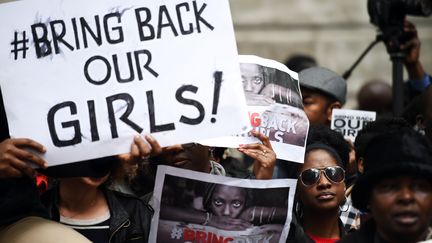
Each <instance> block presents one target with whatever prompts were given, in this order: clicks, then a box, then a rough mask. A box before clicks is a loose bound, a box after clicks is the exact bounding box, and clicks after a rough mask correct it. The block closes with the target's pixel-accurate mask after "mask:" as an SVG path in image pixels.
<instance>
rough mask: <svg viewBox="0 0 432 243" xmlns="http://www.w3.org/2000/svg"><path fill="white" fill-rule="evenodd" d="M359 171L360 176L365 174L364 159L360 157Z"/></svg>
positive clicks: (358, 162)
mask: <svg viewBox="0 0 432 243" xmlns="http://www.w3.org/2000/svg"><path fill="white" fill-rule="evenodd" d="M357 171H358V172H359V173H360V174H363V171H364V165H363V158H362V157H360V158H359V159H358V160H357Z"/></svg>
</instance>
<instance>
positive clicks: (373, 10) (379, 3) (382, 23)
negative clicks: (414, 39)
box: [367, 0, 432, 52]
mask: <svg viewBox="0 0 432 243" xmlns="http://www.w3.org/2000/svg"><path fill="white" fill-rule="evenodd" d="M367 6H368V12H369V16H370V22H371V23H372V24H374V25H376V26H378V28H379V29H380V31H381V34H382V38H383V40H384V42H385V43H386V45H387V44H388V43H389V42H390V40H391V41H393V42H395V41H396V42H397V43H393V44H392V46H393V47H395V48H396V47H398V46H399V43H400V42H403V41H404V40H406V39H409V38H410V37H409V36H404V32H403V23H404V20H405V16H406V15H412V16H423V17H427V16H429V15H430V14H431V13H432V0H368V3H367ZM391 51H395V50H389V52H391ZM396 51H397V50H396Z"/></svg>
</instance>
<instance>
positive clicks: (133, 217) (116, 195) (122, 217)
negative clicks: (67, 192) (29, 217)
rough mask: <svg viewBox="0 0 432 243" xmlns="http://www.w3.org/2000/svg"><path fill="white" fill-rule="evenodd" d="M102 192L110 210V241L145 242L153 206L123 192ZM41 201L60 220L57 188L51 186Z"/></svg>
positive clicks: (112, 242)
mask: <svg viewBox="0 0 432 243" xmlns="http://www.w3.org/2000/svg"><path fill="white" fill-rule="evenodd" d="M104 194H105V196H106V198H107V201H108V207H109V210H110V215H111V217H110V227H109V230H110V238H109V239H110V241H109V242H111V243H123V242H128V243H132V242H147V241H148V236H149V233H150V224H151V218H152V216H153V212H154V211H153V208H152V207H151V206H150V205H148V204H147V203H145V202H144V201H143V200H141V199H139V198H137V197H135V196H132V195H128V194H124V193H120V192H116V191H111V190H105V191H104ZM42 202H43V203H44V205H45V206H46V207H47V209H48V211H49V213H50V216H51V218H52V219H53V220H55V221H59V220H60V213H59V209H58V207H57V202H58V189H57V188H53V189H51V190H50V191H48V192H46V193H45V194H43V195H42Z"/></svg>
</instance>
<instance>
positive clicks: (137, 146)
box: [119, 135, 162, 165]
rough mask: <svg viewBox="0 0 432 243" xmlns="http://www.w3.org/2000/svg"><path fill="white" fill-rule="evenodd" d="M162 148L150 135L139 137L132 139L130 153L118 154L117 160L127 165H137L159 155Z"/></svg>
mask: <svg viewBox="0 0 432 243" xmlns="http://www.w3.org/2000/svg"><path fill="white" fill-rule="evenodd" d="M161 152H162V148H161V146H160V145H159V143H158V141H156V139H155V138H153V137H152V136H151V135H145V136H144V138H143V137H142V136H140V135H137V136H135V137H134V140H133V142H132V145H131V151H130V153H126V154H120V155H119V159H120V160H121V161H122V162H123V163H126V164H129V165H137V164H139V163H142V162H145V161H146V160H147V159H148V158H149V157H150V156H156V155H159V154H160V153H161Z"/></svg>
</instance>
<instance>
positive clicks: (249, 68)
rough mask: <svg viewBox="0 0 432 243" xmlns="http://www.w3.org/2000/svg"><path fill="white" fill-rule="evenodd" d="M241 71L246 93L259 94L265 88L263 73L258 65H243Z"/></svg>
mask: <svg viewBox="0 0 432 243" xmlns="http://www.w3.org/2000/svg"><path fill="white" fill-rule="evenodd" d="M240 70H241V77H242V82H243V89H244V91H246V92H250V93H254V94H258V93H259V92H260V91H261V90H262V88H263V87H264V78H263V73H262V72H261V71H260V69H259V67H258V65H256V64H251V63H241V64H240Z"/></svg>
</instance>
